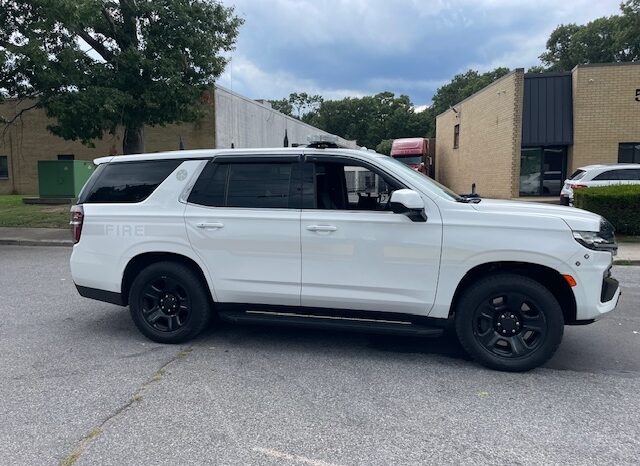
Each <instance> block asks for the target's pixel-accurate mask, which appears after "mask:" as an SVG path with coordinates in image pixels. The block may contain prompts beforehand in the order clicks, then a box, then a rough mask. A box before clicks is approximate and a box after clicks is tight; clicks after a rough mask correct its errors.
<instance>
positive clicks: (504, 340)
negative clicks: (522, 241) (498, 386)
mask: <svg viewBox="0 0 640 466" xmlns="http://www.w3.org/2000/svg"><path fill="white" fill-rule="evenodd" d="M455 325H456V333H457V335H458V339H459V340H460V343H461V344H462V346H463V347H464V349H465V350H466V351H467V353H469V355H470V356H471V357H473V358H474V359H475V360H476V361H478V362H479V363H481V364H483V365H485V366H487V367H490V368H492V369H498V370H503V371H527V370H530V369H533V368H534V367H538V366H540V365H541V364H544V363H545V362H546V361H547V360H548V359H549V358H551V356H553V354H554V353H555V351H556V349H557V348H558V346H559V345H560V342H561V341H562V335H563V332H564V317H563V315H562V310H561V308H560V305H559V304H558V301H557V300H556V298H555V297H554V296H553V294H551V292H550V291H549V290H548V289H547V288H545V287H544V286H543V285H541V284H540V283H538V282H536V281H535V280H532V279H530V278H527V277H524V276H522V275H516V274H508V273H501V274H496V275H492V276H488V277H486V278H483V279H481V280H479V281H478V282H476V283H474V284H473V285H471V286H470V287H469V288H467V289H466V290H465V291H464V293H463V295H462V296H461V298H460V300H459V302H458V305H457V308H456V317H455Z"/></svg>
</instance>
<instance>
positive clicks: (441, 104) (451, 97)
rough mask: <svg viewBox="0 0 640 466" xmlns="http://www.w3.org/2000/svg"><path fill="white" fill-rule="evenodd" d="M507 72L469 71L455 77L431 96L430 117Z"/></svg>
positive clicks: (506, 69) (502, 70) (504, 70)
mask: <svg viewBox="0 0 640 466" xmlns="http://www.w3.org/2000/svg"><path fill="white" fill-rule="evenodd" d="M508 72H509V68H496V69H495V70H493V71H487V72H486V73H479V72H477V71H475V70H469V71H467V72H466V73H462V74H457V75H455V76H454V77H453V79H452V80H451V81H450V82H449V83H447V84H445V85H444V86H442V87H440V88H439V89H438V90H437V91H436V93H435V94H434V95H433V99H432V100H433V105H431V107H430V108H429V110H430V111H431V115H432V117H433V118H434V119H435V117H436V116H437V115H439V114H441V113H442V112H445V111H447V110H448V109H449V108H451V107H452V106H454V105H455V104H457V103H458V102H460V101H461V100H464V99H466V98H467V97H469V96H470V95H472V94H474V93H476V92H478V91H479V90H480V89H483V88H484V87H486V86H488V85H489V84H491V83H492V82H493V81H495V80H496V79H499V78H501V77H502V76H504V75H505V74H507V73H508Z"/></svg>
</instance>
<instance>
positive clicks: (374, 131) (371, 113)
mask: <svg viewBox="0 0 640 466" xmlns="http://www.w3.org/2000/svg"><path fill="white" fill-rule="evenodd" d="M303 120H305V121H307V122H308V123H310V124H313V125H314V126H317V127H319V128H321V129H323V130H325V131H328V132H330V133H332V134H336V135H338V136H341V137H343V138H345V139H355V140H356V141H357V142H358V144H359V145H363V146H366V147H369V148H375V147H377V146H378V144H379V143H380V142H381V141H382V140H384V139H397V138H403V137H424V136H426V135H427V134H428V133H429V131H430V127H429V125H430V122H429V119H428V118H426V117H425V114H424V112H422V113H415V111H414V105H413V104H412V103H411V101H410V100H409V97H408V96H406V95H401V96H398V97H396V96H395V94H394V93H392V92H381V93H379V94H376V95H374V96H365V97H355V98H354V97H347V98H344V99H341V100H327V101H324V102H323V103H322V104H321V105H320V107H319V108H318V110H317V111H315V112H309V113H307V114H306V115H305V118H303Z"/></svg>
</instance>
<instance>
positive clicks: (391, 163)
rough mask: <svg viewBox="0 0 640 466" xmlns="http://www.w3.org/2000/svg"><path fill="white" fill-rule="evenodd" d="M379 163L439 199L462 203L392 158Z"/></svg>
mask: <svg viewBox="0 0 640 466" xmlns="http://www.w3.org/2000/svg"><path fill="white" fill-rule="evenodd" d="M380 161H381V162H382V164H383V165H386V166H387V167H388V168H390V169H391V170H393V171H399V172H400V173H402V174H403V175H405V176H407V177H408V178H411V180H412V181H414V182H415V183H416V184H417V185H419V186H420V187H422V188H424V189H426V190H428V191H429V192H432V193H434V194H435V195H437V196H439V197H442V198H444V199H449V200H453V201H458V202H461V201H464V198H463V197H462V196H459V195H457V194H456V193H454V192H453V191H451V190H450V189H449V188H447V187H446V186H444V185H441V184H440V183H438V182H437V181H436V180H432V179H431V178H428V177H426V176H424V175H423V174H421V173H418V172H417V171H415V170H412V169H411V168H409V167H408V166H407V165H405V164H404V163H402V162H399V161H397V160H396V159H395V158H393V157H386V156H384V157H381V158H380Z"/></svg>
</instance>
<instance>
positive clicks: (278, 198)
mask: <svg viewBox="0 0 640 466" xmlns="http://www.w3.org/2000/svg"><path fill="white" fill-rule="evenodd" d="M297 165H298V164H297V162H296V163H291V162H255V163H254V162H248V163H210V164H209V165H207V167H206V168H205V169H204V170H203V172H202V174H201V175H200V178H199V179H198V181H197V182H196V184H195V186H194V187H193V190H192V191H191V194H190V195H189V200H188V202H190V203H193V204H199V205H204V206H209V207H249V208H263V209H287V208H294V207H295V206H294V205H293V204H294V198H295V197H296V195H295V193H296V187H297V186H298V184H299V182H298V181H296V180H298V178H299V177H298V176H297V175H295V173H296V172H297V170H296V167H297Z"/></svg>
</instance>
